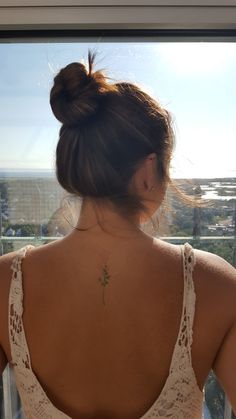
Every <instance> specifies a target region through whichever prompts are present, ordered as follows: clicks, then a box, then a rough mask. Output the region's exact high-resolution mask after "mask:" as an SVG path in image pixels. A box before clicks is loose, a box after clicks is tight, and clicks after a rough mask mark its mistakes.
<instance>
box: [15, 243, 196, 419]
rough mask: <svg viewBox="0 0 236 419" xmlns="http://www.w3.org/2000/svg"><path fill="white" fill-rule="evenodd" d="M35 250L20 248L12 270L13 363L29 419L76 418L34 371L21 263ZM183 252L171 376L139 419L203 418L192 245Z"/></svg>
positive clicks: (183, 247) (25, 415)
mask: <svg viewBox="0 0 236 419" xmlns="http://www.w3.org/2000/svg"><path fill="white" fill-rule="evenodd" d="M32 247H33V246H31V245H28V246H25V247H23V248H22V249H20V250H19V252H18V253H17V255H16V257H15V258H14V260H13V263H12V267H11V268H12V270H13V275H12V280H11V287H10V294H9V337H10V345H11V357H12V361H11V364H12V366H13V370H14V375H15V379H16V385H17V388H18V391H19V394H20V398H21V402H22V409H23V412H24V417H25V418H26V419H66V418H67V419H72V418H71V417H70V416H68V415H66V413H63V412H62V411H61V410H59V409H57V408H56V407H55V406H54V405H53V404H52V402H51V401H50V400H49V398H48V396H47V394H46V393H45V391H44V390H43V388H42V386H41V385H40V383H39V381H38V380H37V377H36V376H35V374H34V371H33V370H32V368H31V362H30V354H29V349H28V346H27V341H26V337H25V333H24V325H23V321H22V313H23V285H22V280H23V278H22V271H21V261H22V259H23V258H24V257H25V255H26V252H27V250H28V249H30V248H32ZM181 250H182V255H183V272H184V275H183V276H184V297H183V308H182V317H181V323H180V328H179V333H178V338H177V341H176V344H175V348H174V351H173V355H172V360H171V365H170V370H169V376H168V378H167V380H166V382H165V385H164V387H163V389H162V391H161V393H160V395H159V396H158V398H157V399H156V401H155V402H154V403H153V404H152V406H151V407H150V408H149V409H148V411H147V412H146V413H145V414H144V415H143V416H142V417H141V418H139V419H151V418H152V419H153V418H159V419H164V418H165V419H166V418H169V419H184V418H186V419H200V418H202V402H203V393H202V392H201V391H200V389H199V387H198V384H197V381H196V377H195V373H194V371H193V368H192V363H191V344H192V325H193V319H194V311H195V299H196V296H195V291H194V283H193V278H192V273H193V267H194V252H193V248H192V247H191V246H190V244H189V243H185V244H184V245H183V246H182V245H181ZM76 419H77V418H76ZM78 419H79V416H78ZM99 419H101V418H99Z"/></svg>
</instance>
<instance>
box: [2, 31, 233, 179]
mask: <svg viewBox="0 0 236 419" xmlns="http://www.w3.org/2000/svg"><path fill="white" fill-rule="evenodd" d="M88 48H91V49H92V50H94V51H95V50H96V51H97V59H96V69H101V68H105V69H106V74H107V75H108V76H109V77H112V78H113V79H114V82H116V81H121V80H122V81H130V82H135V83H137V84H138V85H139V86H140V87H141V88H143V89H144V90H145V91H146V92H148V93H149V94H151V95H152V96H154V97H155V99H157V100H159V102H160V103H161V104H162V105H163V106H164V107H166V108H167V109H168V110H169V111H170V112H171V114H172V118H173V121H174V130H175V138H176V140H175V141H176V144H175V149H174V154H173V159H172V162H171V175H172V176H173V177H175V178H201V177H208V178H211V177H236V157H235V156H236V118H235V111H236V81H235V74H236V42H227V43H226V42H200V41H198V42H160V41H158V42H156V41H155V42H154V41H153V42H149V41H146V42H140V41H139V42H132V41H126V42H125V41H122V42H114V40H112V39H111V40H109V39H106V40H104V39H103V40H101V39H93V40H90V41H88V40H85V39H84V40H83V39H82V38H80V39H79V40H77V41H76V42H70V43H69V42H57V43H56V42H51V41H50V42H49V41H48V42H47V41H45V42H42V43H33V42H32V43H5V44H4V43H2V44H0V60H1V65H0V169H9V168H10V169H15V170H30V169H33V170H41V169H45V170H54V160H55V157H54V156H55V147H56V143H57V141H58V131H59V128H60V124H59V122H58V121H57V120H56V119H55V117H54V116H53V114H52V111H51V108H50V105H49V92H50V89H51V86H52V82H53V78H54V76H55V75H56V74H57V72H58V71H59V70H60V68H62V67H64V66H65V65H67V64H69V63H70V62H72V61H82V62H84V63H85V64H87V52H88Z"/></svg>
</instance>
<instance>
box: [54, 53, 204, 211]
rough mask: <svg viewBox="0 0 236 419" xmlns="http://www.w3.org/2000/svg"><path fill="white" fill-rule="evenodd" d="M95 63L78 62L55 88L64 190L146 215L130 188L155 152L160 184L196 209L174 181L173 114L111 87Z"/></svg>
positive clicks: (136, 91) (132, 91)
mask: <svg viewBox="0 0 236 419" xmlns="http://www.w3.org/2000/svg"><path fill="white" fill-rule="evenodd" d="M94 60H95V54H94V53H91V52H90V51H89V53H88V70H87V69H86V67H85V66H84V65H83V64H82V63H79V62H74V63H71V64H69V65H67V66H66V67H65V68H62V69H61V70H60V71H59V73H58V74H57V75H56V77H55V78H54V85H53V87H52V89H51V93H50V104H51V107H52V111H53V113H54V115H55V117H56V118H57V119H58V120H59V121H60V122H61V123H62V126H61V128H60V138H59V142H58V145H57V149H56V173H57V178H58V181H59V183H60V184H61V186H62V187H63V188H64V189H66V190H67V191H68V192H70V193H73V194H76V195H79V196H81V197H85V196H88V197H93V198H101V199H103V198H105V199H109V200H110V201H111V202H112V203H113V204H115V205H116V207H117V209H118V210H119V211H122V212H124V213H125V214H127V213H132V212H136V213H137V212H140V211H144V212H145V211H146V208H145V206H144V204H143V202H142V201H141V199H140V197H139V196H138V195H137V194H134V193H131V192H130V191H129V190H128V187H129V182H130V180H131V178H132V175H133V174H134V173H135V171H136V170H137V168H138V165H139V164H140V163H141V162H142V161H143V159H144V158H145V157H146V156H147V155H148V154H150V153H153V152H154V153H156V156H157V170H158V176H159V182H160V184H161V185H162V186H164V187H166V186H167V185H168V184H172V185H173V187H174V189H175V190H176V192H177V193H178V194H179V195H181V196H182V197H183V199H184V200H185V201H186V202H188V203H190V204H191V205H193V204H194V206H196V199H193V198H191V197H188V196H187V195H186V194H184V192H183V191H181V190H180V189H178V187H177V186H176V185H175V184H174V182H173V181H172V180H171V179H170V177H169V165H170V160H171V157H172V151H173V146H174V135H173V129H172V122H171V116H170V114H169V112H168V111H167V110H166V109H164V108H163V107H162V106H161V105H160V104H159V103H158V102H157V101H156V100H154V99H153V98H152V97H150V96H149V95H148V94H147V93H145V92H144V91H143V90H141V89H140V88H139V87H138V86H137V85H135V84H131V83H126V82H120V83H113V84H111V83H108V81H107V79H108V77H105V75H104V73H103V72H102V71H101V70H100V71H95V72H93V67H94Z"/></svg>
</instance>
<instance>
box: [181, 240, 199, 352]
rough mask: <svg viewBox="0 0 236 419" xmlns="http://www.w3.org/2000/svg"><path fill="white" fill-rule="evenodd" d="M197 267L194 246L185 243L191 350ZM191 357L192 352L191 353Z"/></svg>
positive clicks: (187, 306)
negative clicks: (195, 268)
mask: <svg viewBox="0 0 236 419" xmlns="http://www.w3.org/2000/svg"><path fill="white" fill-rule="evenodd" d="M194 265H195V255H194V251H193V248H192V246H191V245H190V244H189V243H187V242H186V243H185V244H184V246H183V272H184V284H185V285H184V302H183V305H184V309H185V316H186V332H187V336H186V338H187V342H188V347H189V349H190V348H191V345H192V341H193V321H194V314H195V302H196V294H195V289H194V281H193V270H194ZM190 355H191V352H190Z"/></svg>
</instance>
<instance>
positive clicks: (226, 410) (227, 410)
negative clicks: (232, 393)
mask: <svg viewBox="0 0 236 419" xmlns="http://www.w3.org/2000/svg"><path fill="white" fill-rule="evenodd" d="M231 417H232V408H231V405H230V403H229V400H228V398H227V396H226V395H225V408H224V419H231Z"/></svg>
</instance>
